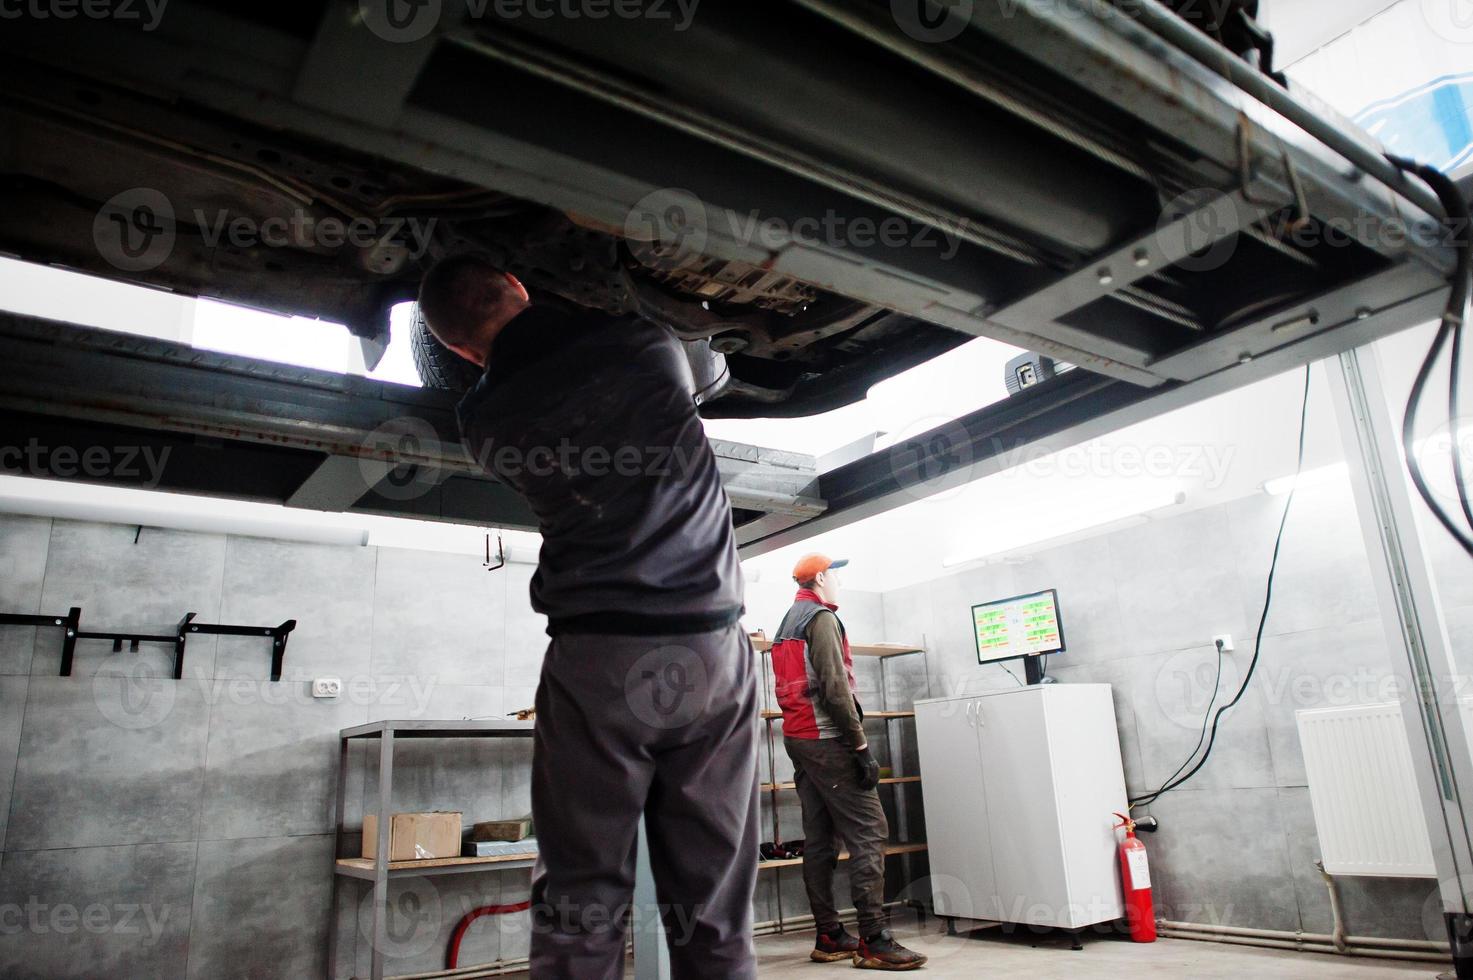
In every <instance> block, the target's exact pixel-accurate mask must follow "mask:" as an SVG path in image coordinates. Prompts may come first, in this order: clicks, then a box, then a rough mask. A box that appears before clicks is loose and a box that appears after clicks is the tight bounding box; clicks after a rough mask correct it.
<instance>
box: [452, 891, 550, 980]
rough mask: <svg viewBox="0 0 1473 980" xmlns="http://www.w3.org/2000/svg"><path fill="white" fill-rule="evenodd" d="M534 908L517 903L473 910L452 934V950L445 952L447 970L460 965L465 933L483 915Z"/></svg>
mask: <svg viewBox="0 0 1473 980" xmlns="http://www.w3.org/2000/svg"><path fill="white" fill-rule="evenodd" d="M531 907H532V903H531V902H530V901H528V902H517V903H515V904H512V905H482V906H481V907H480V908H478V909H471V910H470V911H469V912H467V913H466V914H465V917H464V918H462V919H461V920H460V922H459V923H457V924H456V926H455V931H454V932H453V933H451V934H450V948H449V949H447V950H446V951H445V969H447V970H453V969H455V968H456V966H458V965H459V960H460V941H461V940H462V939H463V938H465V931H466V930H467V929H469V928H470V927H471V923H472V922H475V921H476V920H477V919H479V918H480V917H481V916H483V915H507V914H509V913H512V912H525V911H527V909H529V908H531Z"/></svg>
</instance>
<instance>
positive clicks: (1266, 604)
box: [1129, 364, 1310, 808]
mask: <svg viewBox="0 0 1473 980" xmlns="http://www.w3.org/2000/svg"><path fill="white" fill-rule="evenodd" d="M1309 369H1310V365H1308V364H1306V365H1304V400H1303V402H1302V404H1301V405H1300V407H1299V454H1298V461H1297V462H1296V463H1295V465H1294V486H1293V487H1292V488H1290V490H1289V496H1288V499H1287V500H1285V501H1284V510H1283V513H1282V514H1280V515H1279V530H1278V533H1277V534H1275V535H1274V553H1273V558H1272V559H1270V560H1269V563H1268V582H1267V585H1266V586H1265V588H1264V595H1263V612H1262V613H1261V614H1260V615H1259V617H1258V630H1257V632H1256V633H1255V634H1254V636H1253V659H1252V660H1250V661H1249V662H1248V670H1247V672H1246V673H1245V674H1244V675H1243V683H1242V684H1240V685H1239V686H1238V692H1237V693H1236V694H1234V695H1233V699H1232V700H1231V701H1229V702H1228V703H1227V704H1224V705H1223V706H1222V707H1220V708H1218V709H1217V712H1216V713H1215V714H1214V713H1213V712H1212V705H1211V704H1210V703H1209V704H1208V706H1207V713H1208V715H1211V717H1212V726H1211V732H1210V734H1209V736H1208V738H1207V748H1206V749H1205V750H1204V751H1203V752H1202V758H1200V759H1198V760H1197V764H1196V765H1194V766H1192V768H1191V769H1190V770H1188V771H1187V773H1186V775H1184V776H1176V775H1175V774H1173V775H1172V777H1171V778H1170V779H1168V780H1166V782H1164V783H1162V784H1161V788H1160V789H1158V790H1156V792H1154V793H1148V794H1146V795H1145V796H1138V797H1136V798H1134V799H1132V800H1130V801H1129V802H1130V806H1131V807H1132V808H1134V807H1137V806H1145V805H1146V804H1149V803H1153V802H1155V801H1156V800H1157V799H1158V798H1159V797H1161V796H1162V795H1163V794H1165V793H1169V792H1171V791H1172V790H1174V789H1176V788H1177V787H1178V786H1180V785H1182V784H1183V783H1185V782H1186V781H1187V780H1189V779H1191V778H1192V777H1193V776H1195V775H1196V774H1197V773H1198V772H1199V771H1201V769H1202V767H1203V766H1205V765H1206V764H1207V760H1208V758H1210V757H1211V755H1212V747H1213V745H1215V744H1216V743H1217V727H1218V724H1219V722H1221V720H1222V716H1223V715H1224V714H1226V713H1227V712H1228V711H1229V710H1230V709H1231V708H1232V707H1233V706H1234V705H1236V704H1237V703H1238V702H1239V701H1241V700H1242V699H1243V695H1244V694H1245V693H1247V691H1248V685H1249V684H1251V683H1252V682H1253V672H1254V670H1256V669H1257V667H1258V658H1259V654H1260V653H1262V651H1263V632H1264V630H1265V629H1266V628H1267V626H1268V613H1269V610H1270V609H1272V608H1273V601H1274V577H1275V575H1276V574H1277V573H1278V570H1279V551H1280V549H1281V548H1282V547H1283V544H1284V528H1285V527H1286V526H1287V525H1288V523H1289V510H1290V508H1292V507H1293V506H1294V495H1295V494H1296V493H1297V492H1298V490H1299V476H1300V474H1302V473H1303V472H1304V436H1305V432H1306V431H1307V430H1308V426H1307V425H1306V422H1307V421H1308V419H1309V379H1310V372H1309ZM1221 664H1222V654H1221V652H1220V651H1219V653H1218V666H1219V674H1218V677H1219V683H1220V682H1221ZM1215 695H1216V692H1214V700H1216V697H1215ZM1204 720H1205V719H1204ZM1198 745H1199V747H1200V745H1201V743H1200V742H1199V743H1198ZM1196 754H1197V750H1196V749H1194V750H1192V754H1191V755H1189V756H1187V762H1191V761H1192V759H1193V758H1194V757H1195V756H1196ZM1182 766H1183V768H1185V766H1186V763H1182ZM1177 772H1178V773H1179V772H1181V769H1177Z"/></svg>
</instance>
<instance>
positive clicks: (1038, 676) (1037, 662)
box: [1023, 655, 1043, 687]
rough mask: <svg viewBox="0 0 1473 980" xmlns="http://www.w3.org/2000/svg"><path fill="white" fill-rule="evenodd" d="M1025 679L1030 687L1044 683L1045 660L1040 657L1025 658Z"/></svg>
mask: <svg viewBox="0 0 1473 980" xmlns="http://www.w3.org/2000/svg"><path fill="white" fill-rule="evenodd" d="M1023 679H1024V680H1025V681H1027V682H1028V686H1029V687H1032V686H1033V685H1035V684H1042V683H1043V658H1042V657H1040V656H1036V655H1035V656H1032V657H1024V658H1023Z"/></svg>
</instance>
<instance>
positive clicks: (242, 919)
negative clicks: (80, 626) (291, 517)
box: [0, 517, 886, 980]
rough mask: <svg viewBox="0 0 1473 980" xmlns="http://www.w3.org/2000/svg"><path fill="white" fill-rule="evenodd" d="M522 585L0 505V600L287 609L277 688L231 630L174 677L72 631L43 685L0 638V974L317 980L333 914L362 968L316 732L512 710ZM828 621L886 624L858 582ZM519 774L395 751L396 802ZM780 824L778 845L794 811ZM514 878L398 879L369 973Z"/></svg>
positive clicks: (473, 568) (450, 750)
mask: <svg viewBox="0 0 1473 980" xmlns="http://www.w3.org/2000/svg"><path fill="white" fill-rule="evenodd" d="M135 534H137V540H136V542H135V540H134V539H135ZM531 574H532V568H531V567H530V566H528V565H519V564H512V565H508V566H506V567H505V568H504V569H502V570H499V571H496V572H487V571H486V570H484V569H483V568H482V567H481V562H480V561H479V560H478V559H477V558H475V557H464V556H457V555H446V554H438V553H431V552H416V551H404V550H396V549H375V548H343V547H329V546H319V545H309V544H300V543H292V542H284V541H270V540H263V539H257V538H245V537H233V536H230V537H227V536H224V535H208V534H190V533H183V532H174V531H163V530H155V529H149V528H145V529H144V530H143V531H142V532H141V533H140V532H138V531H137V529H136V528H134V527H121V526H115V525H103V524H89V523H79V522H70V521H56V522H52V521H49V520H41V519H33V518H19V517H0V610H3V611H6V612H37V611H45V612H50V611H53V610H55V611H62V612H64V611H65V610H66V609H67V608H68V607H70V606H73V605H80V606H82V607H83V619H84V624H85V625H88V626H92V627H95V628H104V627H106V628H120V629H131V630H138V631H148V632H168V631H170V630H171V628H172V625H173V624H174V623H175V622H177V621H178V619H179V617H180V616H181V615H182V614H183V613H185V612H189V611H192V612H195V613H197V614H198V618H199V619H200V620H201V621H206V622H228V623H247V624H256V623H260V624H275V623H279V622H281V621H282V620H284V619H289V618H293V619H296V620H297V623H298V626H297V629H296V632H294V633H293V634H292V637H291V640H290V643H289V645H288V649H287V657H286V664H285V670H284V672H283V678H282V680H281V682H280V683H275V684H273V683H271V682H269V680H268V677H269V659H268V655H267V654H268V648H267V646H266V644H265V643H264V642H262V641H257V640H255V639H253V638H239V637H220V638H214V637H202V638H198V639H196V640H193V641H191V642H190V644H189V647H188V654H187V657H186V661H185V676H184V679H183V680H182V681H177V682H176V681H174V680H172V678H171V677H169V676H168V671H169V668H170V666H171V662H170V656H171V651H170V650H169V649H168V648H166V647H162V646H148V645H145V646H144V647H143V648H142V649H140V650H139V651H138V652H136V653H131V652H127V651H124V652H122V653H117V654H114V653H111V652H110V647H109V645H108V644H107V643H104V642H100V641H91V642H83V643H81V644H79V646H78V650H77V657H76V664H75V667H74V670H73V673H72V676H71V677H66V678H63V677H58V676H57V670H58V667H59V662H60V636H59V633H58V632H57V631H55V630H44V629H43V630H40V631H37V630H34V629H29V628H27V629H20V628H0V839H3V841H4V848H3V851H0V977H5V978H7V980H10V978H26V977H48V978H54V977H63V976H75V977H87V978H120V980H137V978H141V977H148V978H150V980H165V978H185V977H188V978H201V980H203V978H209V980H220V978H229V977H251V978H255V980H260V978H276V977H280V978H289V980H299V978H305V977H317V976H322V975H323V973H324V971H325V967H326V957H325V948H326V941H327V934H328V923H329V920H330V917H331V916H333V915H336V916H337V917H338V920H339V922H340V923H342V929H343V932H344V935H345V936H346V941H345V946H344V949H343V953H344V955H343V963H344V966H343V970H342V973H343V974H344V975H346V974H347V972H348V971H349V970H352V969H356V971H357V972H358V973H359V974H360V975H362V974H364V973H366V972H367V969H368V952H369V950H368V943H367V942H366V941H357V937H361V935H362V932H361V931H360V930H361V929H363V928H366V920H362V921H360V915H359V910H360V908H361V906H362V904H363V902H364V901H365V890H363V889H362V888H361V887H360V886H359V885H358V884H357V883H356V882H344V889H343V894H342V895H341V897H340V905H339V908H338V909H337V910H336V911H334V910H333V909H332V908H331V903H332V899H331V894H332V892H331V888H332V875H331V865H332V855H333V839H332V834H331V831H332V822H333V815H334V814H333V807H334V802H335V801H334V793H335V791H336V784H335V776H336V773H337V764H338V761H337V760H338V757H337V751H338V741H337V733H338V731H339V730H340V729H343V728H346V727H348V726H350V725H355V724H359V723H362V722H365V721H369V720H376V719H382V718H442V719H443V718H500V717H504V716H505V715H506V713H508V712H510V711H513V710H516V709H518V708H522V707H526V706H529V705H531V703H532V699H533V693H534V691H535V688H536V685H537V680H538V674H539V671H540V669H541V664H542V657H543V652H544V650H545V647H546V644H547V637H546V635H545V633H544V632H543V628H544V621H543V619H542V617H540V616H538V615H536V614H535V613H533V611H532V609H531V607H530V605H529V603H528V599H527V586H528V583H529V581H530V577H531ZM790 599H791V586H790V584H787V583H781V584H779V583H766V584H759V585H756V586H754V588H753V589H752V594H751V599H750V604H751V606H752V608H753V610H754V612H753V614H752V617H750V618H751V619H752V625H753V626H757V625H761V618H760V617H762V616H763V615H765V614H766V613H765V612H764V611H770V610H777V611H778V612H779V613H780V611H781V609H782V608H785V607H786V605H787V603H788V602H789V601H790ZM844 612H845V615H846V618H847V619H848V620H849V622H850V626H851V629H852V630H853V631H854V632H855V634H856V636H860V637H862V638H864V639H870V640H875V639H884V638H886V636H885V633H884V628H883V611H882V603H881V599H880V597H879V596H878V595H875V594H869V595H866V594H864V593H854V594H852V595H851V596H850V597H849V598H848V599H846V602H845V610H844ZM767 625H768V628H769V629H771V628H772V627H773V626H775V625H776V622H775V621H773V622H772V623H770V624H767ZM38 633H39V635H38ZM322 676H332V677H339V678H341V679H342V680H343V682H344V685H345V694H344V696H343V697H341V698H338V699H336V700H330V701H322V700H314V699H313V698H312V697H311V687H310V682H311V680H312V678H314V677H322ZM866 676H867V677H868V675H866ZM779 755H780V756H781V750H779ZM364 761H365V760H364V758H363V754H362V753H358V754H357V755H356V756H355V758H354V765H353V767H352V768H351V769H350V780H349V791H348V794H347V795H348V824H349V826H350V827H357V826H358V825H359V824H360V822H361V817H362V801H363V799H364V798H365V793H374V792H376V781H375V779H374V778H373V776H371V775H369V774H366V772H365V770H366V768H367V767H366V766H365V765H364ZM530 764H531V753H530V744H529V743H527V742H524V741H520V740H518V741H516V742H507V743H500V744H499V743H498V742H495V741H491V740H485V741H482V740H475V741H474V742H473V743H472V742H458V743H454V744H453V745H447V744H433V743H427V742H425V743H415V744H411V745H407V746H403V747H401V751H400V753H399V758H398V764H397V767H396V772H397V776H396V780H395V798H394V806H395V808H396V809H402V810H417V809H458V810H463V811H464V812H465V814H466V819H467V820H472V819H494V818H497V817H504V816H512V815H520V814H523V813H526V812H528V811H529V810H530V808H531V800H530V786H529V778H528V774H529V768H530ZM786 774H787V775H790V774H791V768H790V767H789V769H788V770H787V773H786ZM783 821H784V826H785V827H787V828H789V829H792V830H793V831H794V834H793V836H796V835H797V833H798V832H799V831H798V830H797V828H798V825H799V823H798V818H797V808H796V799H792V800H790V801H788V803H787V805H785V807H784V813H783ZM354 843H356V842H354ZM527 886H528V880H527V873H526V872H525V871H514V872H502V873H486V874H471V875H455V876H449V877H441V878H435V879H417V880H415V879H411V880H410V881H408V882H406V883H404V884H403V885H402V886H396V890H395V893H394V896H393V898H394V900H395V902H396V907H398V908H401V909H407V910H410V911H411V912H413V913H414V914H413V915H409V916H408V917H407V918H406V919H405V920H404V922H402V923H399V925H401V926H403V928H402V929H398V930H396V931H395V938H394V947H393V950H392V953H393V955H392V956H391V961H390V965H389V969H390V972H394V973H405V972H419V971H430V970H438V969H442V968H443V967H444V955H445V948H446V940H447V937H448V934H449V932H450V930H451V929H452V928H453V926H454V924H455V922H456V921H457V920H458V919H459V918H460V916H461V915H462V914H464V913H465V912H466V911H469V910H470V909H472V908H474V907H476V906H479V905H486V904H497V903H504V902H515V901H519V900H522V899H525V898H526V897H527ZM775 887H776V876H775V875H772V874H771V873H766V874H764V876H763V882H762V888H761V890H760V891H759V894H758V899H757V905H756V916H757V918H758V919H759V920H767V919H771V918H774V917H776V915H777V903H776V896H775V893H774V888H775ZM782 887H783V891H784V899H783V901H784V910H785V914H787V915H789V916H791V915H793V914H800V915H801V914H803V913H806V911H807V902H806V899H804V897H803V893H802V889H801V884H800V882H799V876H798V874H797V873H795V872H786V873H784V881H783V882H782ZM411 892H412V894H411ZM525 920H526V916H525V915H522V916H507V917H499V918H496V919H482V920H480V921H478V922H477V924H476V925H475V926H474V927H473V928H472V929H471V930H470V932H469V934H468V936H467V938H466V940H465V942H464V944H463V946H462V959H461V962H462V963H463V964H464V963H474V962H482V961H487V960H493V959H496V958H498V957H506V958H518V957H522V956H525V955H526V951H527V938H528V937H527V934H526V928H527V926H526V922H525Z"/></svg>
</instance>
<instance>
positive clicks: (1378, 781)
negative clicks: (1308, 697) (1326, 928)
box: [1295, 699, 1473, 878]
mask: <svg viewBox="0 0 1473 980" xmlns="http://www.w3.org/2000/svg"><path fill="white" fill-rule="evenodd" d="M1461 708H1462V713H1463V719H1464V724H1465V726H1467V727H1468V729H1469V730H1470V731H1473V699H1470V700H1466V701H1463V702H1461ZM1295 717H1296V718H1297V720H1298V723H1299V744H1300V746H1301V747H1302V748H1303V750H1304V768H1305V773H1306V775H1307V776H1308V781H1309V799H1310V803H1311V805H1312V806H1313V807H1314V823H1315V830H1316V832H1317V833H1318V835H1319V842H1320V855H1321V858H1322V859H1323V861H1324V863H1325V870H1326V871H1328V872H1330V873H1331V874H1341V875H1375V876H1380V877H1392V878H1435V877H1436V876H1437V870H1436V868H1435V867H1434V866H1433V863H1432V845H1431V842H1430V840H1429V838H1428V836H1427V824H1426V821H1425V819H1424V818H1423V814H1422V802H1421V798H1420V797H1419V796H1418V794H1417V783H1416V777H1415V776H1414V774H1413V771H1412V753H1411V749H1410V747H1409V746H1408V744H1407V736H1406V729H1405V728H1404V727H1403V726H1402V719H1401V706H1400V705H1399V704H1396V703H1395V702H1391V703H1388V704H1363V705H1354V706H1351V707H1344V708H1313V709H1308V710H1304V711H1299V712H1296V715H1295Z"/></svg>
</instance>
